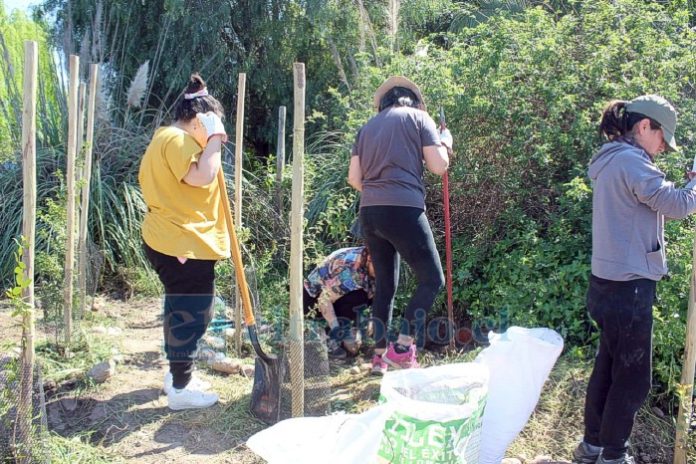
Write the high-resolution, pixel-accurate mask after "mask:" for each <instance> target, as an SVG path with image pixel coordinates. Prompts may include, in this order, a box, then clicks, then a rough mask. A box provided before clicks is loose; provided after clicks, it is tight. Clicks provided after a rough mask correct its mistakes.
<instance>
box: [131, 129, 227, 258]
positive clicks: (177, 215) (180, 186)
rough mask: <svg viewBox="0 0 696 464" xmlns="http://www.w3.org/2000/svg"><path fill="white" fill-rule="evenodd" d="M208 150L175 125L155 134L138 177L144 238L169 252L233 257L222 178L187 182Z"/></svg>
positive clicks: (204, 256) (156, 247) (190, 255)
mask: <svg viewBox="0 0 696 464" xmlns="http://www.w3.org/2000/svg"><path fill="white" fill-rule="evenodd" d="M202 152H203V149H202V148H201V146H200V145H199V144H198V142H196V140H195V139H194V138H193V137H191V136H190V135H189V134H188V133H187V132H186V131H184V130H182V129H179V128H177V127H174V126H167V127H160V128H159V129H157V131H156V132H155V135H154V137H153V138H152V141H151V142H150V145H149V146H148V147H147V150H145V155H144V156H143V159H142V161H141V162H140V172H139V174H138V181H139V182H140V188H141V189H142V191H143V197H144V199H145V204H146V205H147V212H146V213H145V219H144V220H143V226H142V232H143V240H144V241H145V243H147V245H148V246H149V247H150V248H152V249H153V250H155V251H159V252H160V253H163V254H165V255H169V256H180V257H185V258H192V259H212V260H218V259H222V258H227V257H229V256H230V239H229V235H228V232H227V224H226V223H225V213H224V210H223V206H222V200H221V198H220V186H219V185H218V181H217V178H216V179H215V180H213V182H212V183H211V184H209V185H205V186H203V187H193V186H191V185H188V184H187V183H185V182H184V181H183V178H184V176H186V173H187V172H188V170H189V167H190V166H191V163H195V162H196V161H197V160H198V158H199V157H200V155H201V153H202Z"/></svg>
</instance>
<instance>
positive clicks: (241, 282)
mask: <svg viewBox="0 0 696 464" xmlns="http://www.w3.org/2000/svg"><path fill="white" fill-rule="evenodd" d="M217 179H218V188H219V189H220V198H221V200H222V209H223V210H224V211H225V222H226V223H227V231H228V233H229V235H230V248H231V252H232V262H233V263H234V270H235V272H234V275H235V276H236V277H237V287H238V288H239V294H240V296H241V297H242V308H243V309H244V322H246V325H247V327H249V326H253V325H256V318H255V317H254V311H253V310H252V309H251V298H250V297H249V287H248V286H247V281H246V274H244V264H243V263H242V252H241V250H240V249H239V240H237V231H236V230H235V228H234V221H232V212H231V210H230V198H229V197H228V196H227V185H226V184H225V174H224V173H223V172H222V166H221V167H220V169H218V173H217Z"/></svg>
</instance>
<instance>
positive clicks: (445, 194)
mask: <svg viewBox="0 0 696 464" xmlns="http://www.w3.org/2000/svg"><path fill="white" fill-rule="evenodd" d="M445 129H447V123H446V122H445V110H444V109H443V108H442V107H440V132H443V131H444V130H445ZM442 202H443V209H444V213H445V262H446V268H447V320H448V322H449V324H448V325H449V327H447V331H448V333H449V347H450V349H452V350H453V349H454V348H455V346H454V307H453V302H452V299H453V298H452V231H451V230H450V204H449V176H448V175H447V171H445V174H444V175H443V176H442Z"/></svg>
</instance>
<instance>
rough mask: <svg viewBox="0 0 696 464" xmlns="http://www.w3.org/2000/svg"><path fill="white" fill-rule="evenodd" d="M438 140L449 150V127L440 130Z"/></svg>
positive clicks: (450, 137)
mask: <svg viewBox="0 0 696 464" xmlns="http://www.w3.org/2000/svg"><path fill="white" fill-rule="evenodd" d="M440 142H441V143H442V144H443V145H444V146H445V147H446V148H449V149H450V150H451V149H452V143H453V139H452V134H451V133H450V131H449V129H444V130H443V131H442V132H440Z"/></svg>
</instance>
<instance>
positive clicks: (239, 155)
mask: <svg viewBox="0 0 696 464" xmlns="http://www.w3.org/2000/svg"><path fill="white" fill-rule="evenodd" d="M245 93H246V74H245V73H239V78H238V80H237V125H236V129H235V143H234V226H235V227H236V228H237V229H240V228H241V227H242V167H243V164H244V96H245ZM234 272H244V269H235V270H234ZM237 282H239V280H238V281H237ZM234 301H235V305H234V348H235V350H236V351H237V355H238V356H241V355H242V298H241V294H240V289H239V286H237V287H236V289H235V292H234Z"/></svg>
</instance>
